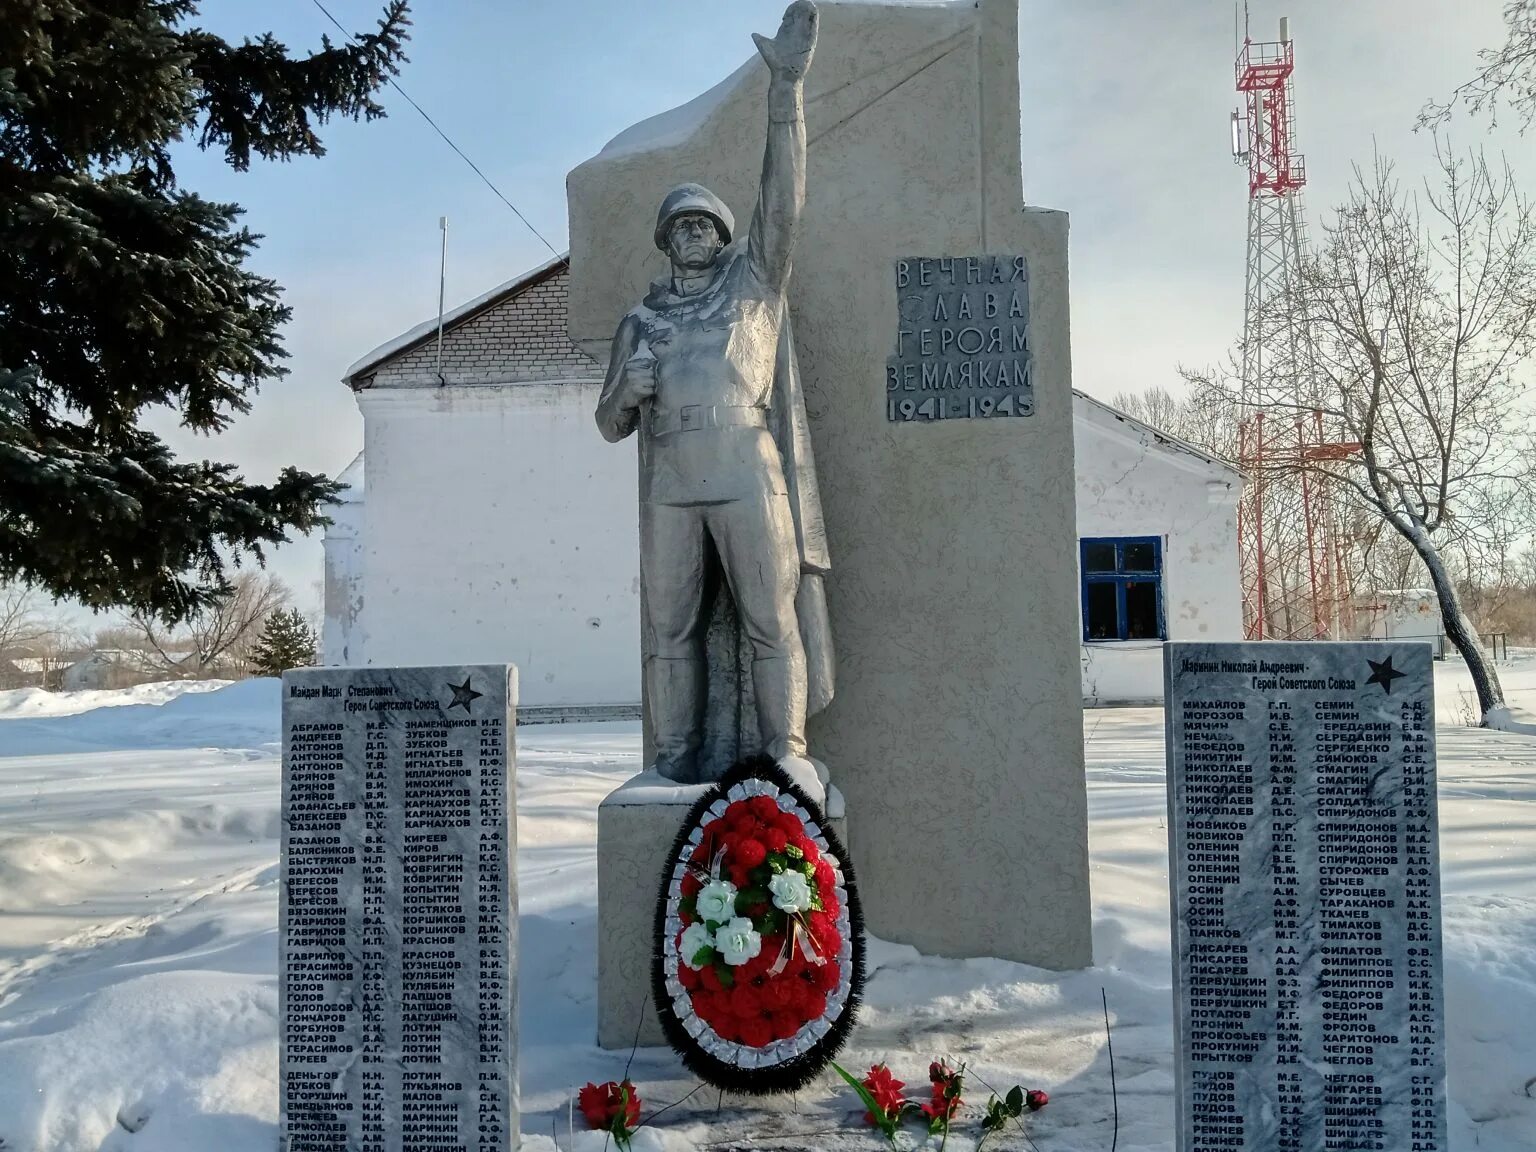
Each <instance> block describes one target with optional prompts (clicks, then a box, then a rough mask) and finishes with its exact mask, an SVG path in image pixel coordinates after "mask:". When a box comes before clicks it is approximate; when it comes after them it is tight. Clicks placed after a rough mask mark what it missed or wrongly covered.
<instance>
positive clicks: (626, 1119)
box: [576, 1080, 640, 1148]
mask: <svg viewBox="0 0 1536 1152" xmlns="http://www.w3.org/2000/svg"><path fill="white" fill-rule="evenodd" d="M576 1105H577V1107H579V1108H580V1109H581V1114H582V1116H584V1117H585V1118H586V1121H587V1127H588V1128H591V1129H593V1130H594V1131H597V1132H610V1133H612V1134H613V1140H614V1143H615V1144H617V1145H618V1146H619V1147H620V1148H628V1147H629V1141H630V1137H631V1136H633V1135H634V1132H635V1129H636V1128H637V1127H638V1126H639V1124H640V1097H639V1096H638V1095H636V1094H635V1086H634V1085H633V1084H631V1083H630V1082H629V1081H628V1080H625V1081H624V1082H623V1083H622V1084H617V1083H615V1082H614V1081H612V1080H610V1081H608V1083H606V1084H592V1083H588V1084H587V1086H586V1087H585V1088H583V1089H582V1090H581V1091H580V1092H579V1093H577V1095H576Z"/></svg>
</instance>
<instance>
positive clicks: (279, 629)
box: [251, 608, 315, 676]
mask: <svg viewBox="0 0 1536 1152" xmlns="http://www.w3.org/2000/svg"><path fill="white" fill-rule="evenodd" d="M314 662H315V631H314V629H313V628H311V627H310V626H309V624H308V623H307V622H306V621H305V619H304V614H303V613H302V612H300V611H299V610H298V609H297V608H279V609H278V610H277V611H276V612H274V613H272V615H270V616H268V617H267V623H266V625H265V626H264V627H263V628H262V630H261V636H260V637H259V638H258V639H257V641H256V646H255V647H254V648H252V649H251V671H252V672H253V673H255V674H256V675H257V676H281V675H282V674H283V673H284V672H286V671H288V669H290V668H307V667H309V666H310V665H311V664H313V663H314Z"/></svg>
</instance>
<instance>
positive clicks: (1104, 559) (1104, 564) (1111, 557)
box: [1083, 543, 1115, 572]
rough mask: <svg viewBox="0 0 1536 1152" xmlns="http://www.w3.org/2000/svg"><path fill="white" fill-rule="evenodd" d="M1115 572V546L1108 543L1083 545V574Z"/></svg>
mask: <svg viewBox="0 0 1536 1152" xmlns="http://www.w3.org/2000/svg"><path fill="white" fill-rule="evenodd" d="M1114 570H1115V546H1114V545H1113V544H1109V543H1102V544H1101V543H1093V544H1084V545H1083V571H1084V572H1113V571H1114Z"/></svg>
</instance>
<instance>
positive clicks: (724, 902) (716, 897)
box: [694, 880, 736, 924]
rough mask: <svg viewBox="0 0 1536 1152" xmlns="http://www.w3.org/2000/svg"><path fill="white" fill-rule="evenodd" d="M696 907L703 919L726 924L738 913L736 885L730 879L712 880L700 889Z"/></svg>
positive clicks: (695, 902) (695, 903)
mask: <svg viewBox="0 0 1536 1152" xmlns="http://www.w3.org/2000/svg"><path fill="white" fill-rule="evenodd" d="M694 907H695V908H697V909H698V912H699V918H700V919H701V920H713V921H714V922H715V923H716V924H724V923H725V922H726V921H727V920H729V919H730V918H731V917H732V916H734V915H736V885H734V884H732V883H731V882H730V881H729V880H711V881H710V882H709V883H708V884H706V885H704V887H703V888H701V889H699V895H698V898H697V899H696V900H695V901H694Z"/></svg>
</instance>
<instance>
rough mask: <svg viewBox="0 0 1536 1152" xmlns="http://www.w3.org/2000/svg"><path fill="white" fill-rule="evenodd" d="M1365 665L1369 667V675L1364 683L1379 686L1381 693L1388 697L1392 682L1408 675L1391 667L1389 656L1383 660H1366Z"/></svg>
mask: <svg viewBox="0 0 1536 1152" xmlns="http://www.w3.org/2000/svg"><path fill="white" fill-rule="evenodd" d="M1366 663H1367V664H1369V665H1370V666H1371V674H1370V676H1368V677H1367V678H1366V681H1365V682H1366V683H1367V684H1380V685H1381V687H1382V691H1384V692H1385V693H1386V694H1387V695H1388V696H1390V695H1392V681H1394V680H1398V679H1400V678H1402V677H1404V676H1406V675H1408V673H1406V672H1399V671H1398V670H1397V669H1396V668H1394V667H1392V657H1390V656H1388V657H1387V658H1386V659H1385V660H1367V661H1366Z"/></svg>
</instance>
